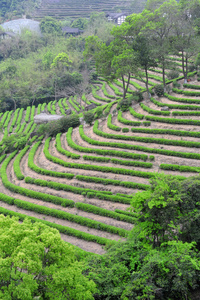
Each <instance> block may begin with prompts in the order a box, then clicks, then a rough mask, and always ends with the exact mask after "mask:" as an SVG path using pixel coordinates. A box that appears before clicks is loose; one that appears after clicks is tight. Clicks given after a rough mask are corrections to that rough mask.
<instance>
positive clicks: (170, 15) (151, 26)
mask: <svg viewBox="0 0 200 300" xmlns="http://www.w3.org/2000/svg"><path fill="white" fill-rule="evenodd" d="M177 7H178V4H177V2H176V1H175V0H168V1H166V2H164V3H163V4H162V5H161V6H160V7H159V8H158V9H156V10H155V11H154V12H148V11H144V13H143V16H144V19H145V26H144V27H143V29H142V31H143V34H145V35H147V36H148V37H150V41H151V45H152V47H153V48H154V55H155V56H156V57H157V60H158V62H159V63H160V64H161V68H162V78H163V85H164V89H165V88H166V79H165V77H166V74H165V73H166V65H167V56H168V55H169V53H170V36H171V34H172V29H173V24H174V18H175V16H176V13H177Z"/></svg>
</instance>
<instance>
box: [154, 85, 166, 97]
mask: <svg viewBox="0 0 200 300" xmlns="http://www.w3.org/2000/svg"><path fill="white" fill-rule="evenodd" d="M154 90H155V93H156V95H157V96H158V97H161V96H163V95H164V86H163V85H162V84H157V85H155V88H154Z"/></svg>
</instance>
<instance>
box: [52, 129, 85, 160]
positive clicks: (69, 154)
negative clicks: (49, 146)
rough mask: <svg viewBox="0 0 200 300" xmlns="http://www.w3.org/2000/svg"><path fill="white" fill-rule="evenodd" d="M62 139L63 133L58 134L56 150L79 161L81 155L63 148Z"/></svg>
mask: <svg viewBox="0 0 200 300" xmlns="http://www.w3.org/2000/svg"><path fill="white" fill-rule="evenodd" d="M60 138H61V133H58V134H57V135H56V149H57V150H58V152H60V153H62V154H64V155H66V156H67V157H71V158H73V159H79V158H80V155H79V154H75V153H71V152H69V151H67V150H65V149H63V148H62V145H61V141H60Z"/></svg>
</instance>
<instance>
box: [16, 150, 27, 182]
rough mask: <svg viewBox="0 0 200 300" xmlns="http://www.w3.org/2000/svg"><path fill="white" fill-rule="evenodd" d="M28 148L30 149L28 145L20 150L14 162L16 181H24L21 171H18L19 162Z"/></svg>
mask: <svg viewBox="0 0 200 300" xmlns="http://www.w3.org/2000/svg"><path fill="white" fill-rule="evenodd" d="M29 148H30V146H29V145H28V146H26V147H25V148H24V149H23V150H21V151H20V153H19V154H18V155H17V157H16V158H15V160H14V163H13V169H14V173H15V175H16V177H17V179H18V180H23V179H24V175H23V174H22V172H21V169H20V162H21V160H22V158H23V156H24V155H25V154H26V152H27V151H28V149H29Z"/></svg>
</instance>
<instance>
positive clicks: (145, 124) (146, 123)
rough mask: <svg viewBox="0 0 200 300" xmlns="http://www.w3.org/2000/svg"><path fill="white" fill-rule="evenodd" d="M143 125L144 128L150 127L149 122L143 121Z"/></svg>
mask: <svg viewBox="0 0 200 300" xmlns="http://www.w3.org/2000/svg"><path fill="white" fill-rule="evenodd" d="M143 125H144V126H146V127H147V126H150V125H151V122H150V121H144V122H143Z"/></svg>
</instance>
